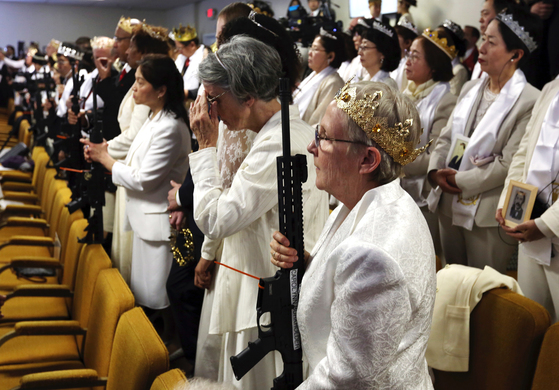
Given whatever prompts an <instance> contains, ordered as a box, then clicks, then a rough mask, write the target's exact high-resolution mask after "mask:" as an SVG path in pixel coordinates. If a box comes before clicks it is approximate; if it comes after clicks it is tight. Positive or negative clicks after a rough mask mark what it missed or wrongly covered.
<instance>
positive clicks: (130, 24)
mask: <svg viewBox="0 0 559 390" xmlns="http://www.w3.org/2000/svg"><path fill="white" fill-rule="evenodd" d="M141 23H142V22H140V21H139V20H138V19H135V18H125V17H124V16H121V17H120V20H119V21H118V26H117V27H118V28H120V29H122V30H124V31H126V32H127V33H129V34H132V32H133V31H134V26H136V25H138V24H141Z"/></svg>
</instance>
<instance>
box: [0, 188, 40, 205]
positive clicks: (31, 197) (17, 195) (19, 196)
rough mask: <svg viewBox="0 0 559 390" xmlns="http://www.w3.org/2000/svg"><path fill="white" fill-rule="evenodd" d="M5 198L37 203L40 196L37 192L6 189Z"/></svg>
mask: <svg viewBox="0 0 559 390" xmlns="http://www.w3.org/2000/svg"><path fill="white" fill-rule="evenodd" d="M2 187H3V186H2ZM4 199H6V200H17V201H20V202H33V203H37V201H38V200H39V197H38V196H37V194H29V193H26V192H15V191H4Z"/></svg>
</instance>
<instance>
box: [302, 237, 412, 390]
mask: <svg viewBox="0 0 559 390" xmlns="http://www.w3.org/2000/svg"><path fill="white" fill-rule="evenodd" d="M338 250H339V251H340V253H339V254H336V257H337V258H339V259H343V260H340V263H339V264H338V266H337V267H336V272H335V275H334V296H335V298H334V301H333V303H332V307H331V311H330V317H331V319H332V328H331V331H330V335H329V337H328V341H327V346H326V357H324V358H323V359H322V360H321V361H320V362H319V363H318V364H317V366H316V367H315V368H314V370H313V372H312V373H311V375H310V376H309V377H308V378H307V380H306V381H305V382H303V383H302V384H301V385H300V386H299V387H298V388H297V389H298V390H303V389H304V390H308V389H313V390H319V389H320V390H330V389H332V390H333V389H352V388H353V389H365V388H367V389H369V388H370V389H374V388H379V383H383V381H382V377H383V374H385V373H387V372H388V371H389V368H390V367H391V365H392V364H393V363H394V361H395V356H396V354H397V352H398V348H399V346H400V344H401V342H402V339H403V336H404V334H405V330H406V326H407V324H408V323H409V322H410V320H411V316H412V309H411V303H410V299H409V293H408V292H407V290H406V285H405V279H404V275H403V273H402V271H401V269H400V268H399V266H398V265H397V263H396V262H395V261H394V260H393V259H392V258H391V257H390V256H389V255H388V254H387V253H386V252H384V251H382V250H380V249H379V248H378V247H376V246H374V245H372V244H369V243H363V242H359V241H356V240H351V239H350V240H347V241H346V243H344V244H343V246H342V247H340V248H338V249H336V252H338ZM332 255H333V254H332Z"/></svg>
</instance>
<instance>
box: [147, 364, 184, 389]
mask: <svg viewBox="0 0 559 390" xmlns="http://www.w3.org/2000/svg"><path fill="white" fill-rule="evenodd" d="M187 383H188V380H187V379H186V377H185V376H184V373H183V372H182V371H181V370H179V369H178V368H175V369H174V370H171V371H167V372H166V373H164V374H161V375H159V376H158V377H157V379H155V382H153V385H151V389H150V390H183V389H185V388H186V386H185V385H186V384H187Z"/></svg>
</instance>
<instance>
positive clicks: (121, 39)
mask: <svg viewBox="0 0 559 390" xmlns="http://www.w3.org/2000/svg"><path fill="white" fill-rule="evenodd" d="M130 38H132V37H117V36H114V37H113V39H114V40H115V41H116V42H120V41H124V40H125V39H130Z"/></svg>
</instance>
